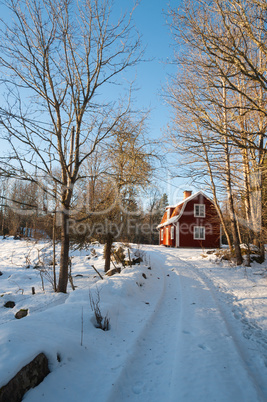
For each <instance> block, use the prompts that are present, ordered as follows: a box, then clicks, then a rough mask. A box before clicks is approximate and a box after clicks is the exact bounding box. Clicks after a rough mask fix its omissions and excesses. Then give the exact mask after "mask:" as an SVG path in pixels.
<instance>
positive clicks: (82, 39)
mask: <svg viewBox="0 0 267 402" xmlns="http://www.w3.org/2000/svg"><path fill="white" fill-rule="evenodd" d="M4 4H5V6H6V7H7V8H8V12H9V14H10V18H9V20H8V21H4V20H2V21H1V29H0V32H1V33H0V35H1V44H0V51H1V56H0V69H1V75H2V77H4V78H2V80H1V81H2V88H4V87H5V100H4V101H3V102H2V105H1V108H0V115H1V124H2V127H3V130H2V132H4V133H5V136H4V139H5V140H6V141H7V143H8V145H9V147H10V154H9V156H8V158H1V162H2V170H5V171H10V170H11V171H12V172H15V173H16V174H17V175H19V176H20V177H23V178H25V179H29V180H32V181H36V180H35V178H34V173H35V172H37V177H38V180H37V181H38V184H39V185H42V184H41V182H42V179H45V178H46V177H47V175H48V176H49V177H50V183H49V180H46V183H48V184H47V185H46V191H47V192H48V193H49V194H50V195H51V197H52V196H53V194H54V192H53V189H54V188H55V187H56V188H57V194H58V198H59V202H60V208H59V210H60V214H61V256H60V272H59V281H58V286H57V291H58V292H66V289H67V282H68V259H69V232H68V222H69V212H70V209H71V203H72V199H73V194H74V188H75V185H76V183H77V182H78V181H79V179H80V176H79V172H80V168H81V166H82V165H83V163H84V162H85V160H86V159H87V158H88V157H89V156H90V155H91V154H92V153H93V152H94V151H95V149H96V146H97V145H98V144H99V143H100V142H102V141H104V140H105V139H107V138H108V137H109V136H110V135H111V133H112V130H113V129H114V128H115V127H116V126H117V124H118V122H119V121H120V118H121V117H122V116H123V115H124V113H125V112H126V109H127V107H128V106H126V107H125V108H124V109H123V108H122V107H120V105H118V104H116V107H115V103H114V102H113V101H112V96H110V95H109V94H110V92H106V95H105V101H104V102H103V103H101V102H100V98H99V97H97V95H98V94H99V93H100V88H102V90H103V91H104V88H106V89H107V90H108V88H109V85H111V84H115V83H118V79H117V77H118V76H119V75H120V74H121V73H122V72H123V71H124V70H126V69H127V68H128V67H131V66H134V65H135V64H136V63H137V62H138V61H139V60H140V57H141V53H142V52H141V49H140V41H139V37H138V36H137V35H136V32H135V31H134V30H133V27H132V23H131V19H132V11H131V12H130V13H128V14H124V15H123V16H122V17H121V18H119V19H117V20H116V19H115V18H116V17H115V16H114V15H113V14H112V8H111V2H110V1H109V0H103V1H101V0H83V1H80V2H76V1H74V0H28V1H27V2H24V1H22V0H6V1H5V2H4ZM3 92H4V90H3ZM56 169H57V170H58V171H59V175H58V174H54V172H55V170H56Z"/></svg>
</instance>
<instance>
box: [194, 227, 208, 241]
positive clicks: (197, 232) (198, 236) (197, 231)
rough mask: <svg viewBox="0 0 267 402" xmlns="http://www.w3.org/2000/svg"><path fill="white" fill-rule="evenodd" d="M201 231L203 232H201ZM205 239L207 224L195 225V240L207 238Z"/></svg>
mask: <svg viewBox="0 0 267 402" xmlns="http://www.w3.org/2000/svg"><path fill="white" fill-rule="evenodd" d="M201 231H203V232H202V233H201ZM201 235H202V237H201ZM205 239H206V233H205V226H194V240H205Z"/></svg>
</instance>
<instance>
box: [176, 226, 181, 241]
mask: <svg viewBox="0 0 267 402" xmlns="http://www.w3.org/2000/svg"><path fill="white" fill-rule="evenodd" d="M179 245H180V238H179V222H178V223H176V247H179Z"/></svg>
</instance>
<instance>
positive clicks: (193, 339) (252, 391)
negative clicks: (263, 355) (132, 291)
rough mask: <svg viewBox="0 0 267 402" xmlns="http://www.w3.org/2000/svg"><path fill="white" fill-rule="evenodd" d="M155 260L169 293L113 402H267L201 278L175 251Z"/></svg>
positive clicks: (161, 253) (160, 253)
mask: <svg viewBox="0 0 267 402" xmlns="http://www.w3.org/2000/svg"><path fill="white" fill-rule="evenodd" d="M153 256H154V258H155V257H156V258H155V262H154V263H155V264H159V263H162V266H163V267H164V266H165V268H164V269H167V270H166V272H165V284H164V287H165V291H164V293H163V296H162V300H161V303H160V304H159V306H158V308H157V311H155V314H154V315H153V317H152V319H151V322H150V323H149V325H148V326H147V327H146V328H145V329H144V331H143V333H142V335H141V336H140V337H139V339H138V341H137V343H136V347H135V349H134V351H133V353H132V356H131V358H129V359H128V361H127V362H126V365H125V367H124V370H123V371H122V373H121V376H120V378H119V379H118V381H117V382H116V384H115V385H114V391H113V393H112V394H111V396H110V399H109V402H115V401H118V400H119V401H125V400H131V401H147V402H157V401H158V402H162V401H172V402H176V401H183V402H184V401H190V402H192V401H203V402H204V401H205V402H206V401H224V402H226V401H233V402H234V401H243V402H244V401H248V402H249V401H251V402H252V401H253V402H255V401H264V400H267V399H266V389H265V390H262V388H263V387H264V385H263V384H261V381H260V380H259V378H258V376H256V371H257V370H256V368H255V370H254V367H253V366H251V364H250V363H251V362H250V361H249V357H247V356H246V353H245V349H244V348H242V347H241V346H240V345H239V344H237V342H235V334H234V332H233V331H232V330H231V323H230V321H231V320H230V318H229V320H228V317H227V314H225V313H224V312H223V311H222V309H221V308H220V305H219V300H217V298H216V295H215V293H214V291H213V290H212V289H210V288H209V287H208V285H207V281H205V278H204V277H203V275H201V274H200V273H199V272H198V270H197V269H196V268H195V267H194V266H193V265H192V264H190V263H188V262H184V261H182V260H181V259H180V258H179V257H178V252H175V251H174V250H171V252H170V251H169V250H168V249H166V250H164V251H163V250H162V249H161V250H160V251H158V254H156V253H155V254H153ZM228 321H229V322H228ZM258 381H259V383H260V384H261V386H260V385H259V384H258ZM263 392H264V393H265V396H264V394H263Z"/></svg>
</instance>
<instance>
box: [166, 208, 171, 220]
mask: <svg viewBox="0 0 267 402" xmlns="http://www.w3.org/2000/svg"><path fill="white" fill-rule="evenodd" d="M170 217H171V209H170V208H168V209H167V219H170Z"/></svg>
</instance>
